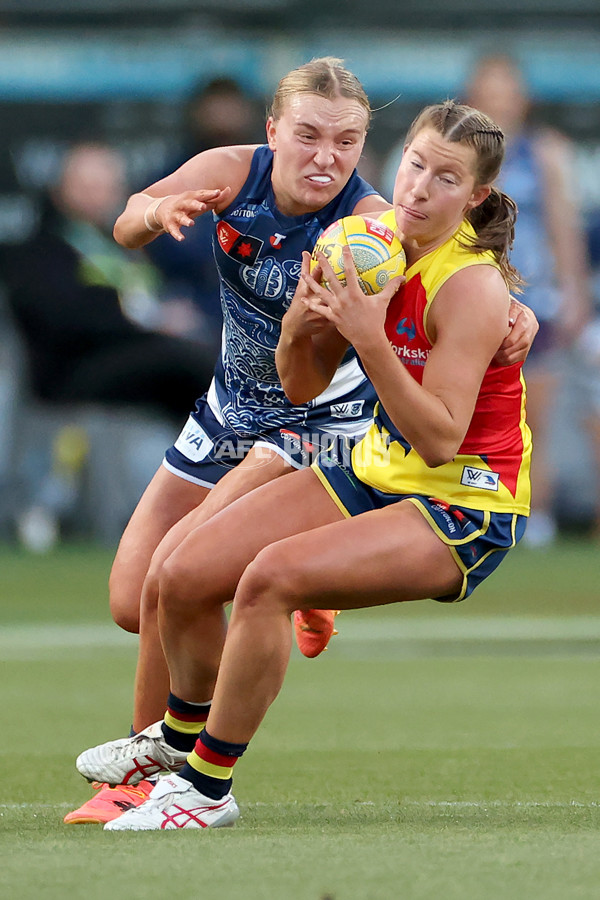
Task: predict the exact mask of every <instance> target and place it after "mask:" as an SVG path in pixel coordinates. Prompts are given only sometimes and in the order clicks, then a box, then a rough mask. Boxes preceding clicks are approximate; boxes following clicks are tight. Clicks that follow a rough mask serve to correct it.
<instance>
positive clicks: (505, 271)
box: [406, 100, 523, 292]
mask: <svg viewBox="0 0 600 900" xmlns="http://www.w3.org/2000/svg"><path fill="white" fill-rule="evenodd" d="M424 128H433V129H434V130H435V131H437V133H438V134H439V135H440V136H441V137H443V138H444V140H446V141H450V142H451V143H459V144H466V145H467V146H468V147H472V148H473V150H475V153H476V155H477V171H476V172H475V181H476V184H477V185H483V184H489V185H493V182H494V181H495V180H496V178H497V177H498V175H499V173H500V168H501V166H502V162H503V160H504V152H505V147H506V142H505V138H504V134H503V132H502V130H501V129H500V128H499V127H498V126H497V125H496V123H495V122H494V121H493V120H492V119H490V117H489V116H486V115H485V113H482V112H481V111H480V110H478V109H475V108H474V107H472V106H467V105H465V104H462V103H456V102H455V101H454V100H446V101H445V102H444V103H436V104H433V105H432V106H426V107H425V109H423V110H421V112H420V113H419V115H418V116H417V118H416V119H415V120H414V122H413V123H412V125H411V126H410V128H409V130H408V134H407V137H406V144H407V145H408V144H410V143H411V141H412V140H413V139H414V138H415V137H416V135H417V134H418V133H419V132H420V131H422V130H423V129H424ZM466 218H467V219H468V220H469V222H470V223H471V225H472V226H473V228H474V229H475V232H476V234H477V238H476V240H475V241H469V242H468V246H469V247H470V248H471V249H472V250H474V251H475V252H476V253H478V252H479V253H480V252H482V251H484V250H491V251H492V253H493V254H494V256H495V257H496V261H497V263H498V265H499V267H500V271H501V272H502V275H503V276H504V280H505V281H506V283H507V285H508V287H509V288H510V289H511V290H513V291H516V292H520V290H521V289H520V287H519V285H520V284H522V283H523V280H522V278H521V276H520V275H519V273H518V271H517V270H516V269H515V267H514V266H513V265H512V264H511V263H510V261H509V254H510V251H511V248H512V245H513V241H514V237H515V222H516V219H517V205H516V203H515V202H514V200H512V199H511V198H510V197H509V196H508V194H505V193H504V192H503V191H501V190H499V189H498V188H497V187H493V186H492V189H491V193H490V195H489V197H487V198H486V199H485V200H484V201H483V203H481V204H480V205H479V206H476V207H474V208H473V209H470V210H469V211H468V212H467V214H466ZM465 239H466V238H465Z"/></svg>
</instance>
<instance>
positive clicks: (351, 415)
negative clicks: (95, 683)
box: [329, 400, 365, 419]
mask: <svg viewBox="0 0 600 900" xmlns="http://www.w3.org/2000/svg"><path fill="white" fill-rule="evenodd" d="M364 405H365V401H364V400H351V401H350V402H348V403H332V404H331V406H330V407H329V411H330V414H331V416H332V418H333V419H357V418H358V417H359V416H360V415H362V411H363V406H364Z"/></svg>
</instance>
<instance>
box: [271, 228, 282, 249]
mask: <svg viewBox="0 0 600 900" xmlns="http://www.w3.org/2000/svg"><path fill="white" fill-rule="evenodd" d="M283 241H285V234H279V232H278V231H276V232H275V234H272V235H271V237H270V238H269V243H270V245H271V247H273V248H274V249H275V250H279V248H280V247H281V244H282V243H283Z"/></svg>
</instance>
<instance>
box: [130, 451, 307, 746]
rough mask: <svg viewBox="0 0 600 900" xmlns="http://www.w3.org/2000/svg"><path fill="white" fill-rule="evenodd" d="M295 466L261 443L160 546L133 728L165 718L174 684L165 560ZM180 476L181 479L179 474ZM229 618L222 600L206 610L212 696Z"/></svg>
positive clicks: (146, 610) (149, 588) (143, 633)
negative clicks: (162, 580) (163, 621)
mask: <svg viewBox="0 0 600 900" xmlns="http://www.w3.org/2000/svg"><path fill="white" fill-rule="evenodd" d="M291 471H293V469H292V468H291V467H290V466H289V465H288V464H287V463H286V462H285V460H284V459H283V458H282V457H280V456H279V455H278V454H276V453H273V452H271V451H266V450H265V449H264V448H262V447H261V448H260V455H259V454H257V452H256V451H254V450H252V451H251V452H250V453H249V454H248V456H247V457H246V459H245V460H243V462H241V463H240V464H239V465H238V466H237V467H236V468H235V469H232V470H231V471H230V472H228V473H227V475H225V477H224V478H223V479H222V480H221V481H219V483H218V484H217V485H216V487H215V488H213V490H212V491H210V492H209V493H208V496H207V497H206V499H205V500H204V501H203V502H202V504H201V505H200V506H199V507H198V508H196V509H192V511H191V512H189V513H188V514H187V515H186V516H184V517H183V518H182V519H181V520H180V521H179V522H177V523H176V524H175V525H174V526H173V527H172V528H171V530H170V531H169V533H168V534H167V535H166V536H165V537H164V539H163V540H162V541H161V543H160V545H159V546H158V548H157V550H156V552H155V553H154V556H153V558H152V563H151V564H150V568H149V571H148V575H147V577H146V579H145V582H144V587H143V591H142V601H141V611H140V617H141V618H140V646H139V653H138V662H137V668H136V676H135V685H134V711H133V728H134V730H135V731H141V730H142V729H143V728H146V727H147V726H148V725H150V724H151V723H152V722H156V721H157V720H158V719H161V718H162V716H163V714H164V711H165V704H166V700H167V695H168V689H169V676H168V669H167V666H166V662H165V659H164V654H163V651H162V646H161V643H160V637H159V633H158V623H157V603H158V577H159V573H160V570H161V568H162V565H163V563H164V561H165V559H167V557H168V556H170V554H171V553H172V552H173V551H174V550H175V548H176V547H178V545H179V544H180V543H181V542H182V541H183V540H184V539H185V538H186V537H187V535H188V534H189V533H190V532H193V531H194V530H195V529H196V528H198V527H199V526H200V525H202V524H203V523H204V522H206V521H207V520H208V519H210V518H211V517H212V516H213V515H215V513H217V512H219V511H220V510H221V509H224V508H225V507H226V506H228V505H229V504H230V503H233V501H234V500H236V499H237V498H238V497H241V496H242V495H243V494H245V493H247V492H248V491H251V490H253V489H254V488H255V487H258V486H259V485H261V484H264V483H265V482H267V481H271V480H272V479H274V478H277V477H279V476H281V475H285V474H286V473H289V472H291ZM178 480H180V479H178ZM226 628H227V623H226V618H225V613H224V610H223V606H222V604H217V605H216V606H214V605H207V607H206V609H204V610H203V618H202V632H203V636H204V638H205V654H206V655H205V657H204V659H205V664H206V666H207V673H211V674H210V675H208V674H207V677H206V682H207V685H210V686H207V693H206V695H205V696H204V697H203V700H209V699H210V698H211V697H212V682H213V681H214V678H215V677H216V671H217V669H218V665H219V660H220V658H221V650H222V647H223V643H224V640H225V634H226Z"/></svg>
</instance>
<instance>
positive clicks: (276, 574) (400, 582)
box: [207, 503, 461, 743]
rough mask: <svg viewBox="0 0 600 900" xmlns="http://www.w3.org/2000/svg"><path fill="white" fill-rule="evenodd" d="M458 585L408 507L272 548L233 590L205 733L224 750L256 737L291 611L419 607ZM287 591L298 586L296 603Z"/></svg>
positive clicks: (284, 656) (440, 547) (278, 670)
mask: <svg viewBox="0 0 600 900" xmlns="http://www.w3.org/2000/svg"><path fill="white" fill-rule="evenodd" d="M349 547H351V555H350V554H349V553H348V549H349ZM350 560H351V561H350ZM460 582H461V576H460V573H459V571H458V568H457V566H456V564H455V562H454V560H453V559H452V556H451V555H450V552H449V550H448V548H447V547H446V546H445V545H444V544H443V542H442V541H440V540H439V538H437V537H436V536H435V534H434V533H433V531H432V530H431V529H430V528H429V526H428V525H427V523H426V522H425V520H424V519H423V517H422V516H421V515H420V513H419V512H418V511H417V510H416V509H415V508H414V507H413V506H412V504H409V503H400V504H398V505H397V506H395V507H389V508H388V509H385V510H378V511H377V512H373V513H367V514H365V515H364V516H358V517H357V518H355V519H351V520H346V521H344V522H342V523H337V524H334V525H330V526H326V527H323V528H319V529H318V530H316V531H314V532H311V533H309V534H303V535H299V536H298V537H296V538H290V539H289V540H287V541H283V542H281V543H277V544H273V545H271V546H270V547H268V548H267V549H266V550H264V551H263V552H262V553H261V554H260V555H259V556H257V558H256V559H255V561H254V562H253V563H252V564H251V565H250V566H249V567H248V568H247V569H246V572H245V573H244V576H243V577H242V580H241V581H240V584H239V586H238V591H237V593H236V598H235V603H234V612H233V615H232V618H231V624H230V632H229V635H228V638H227V642H226V645H225V650H224V653H223V657H222V660H221V668H220V671H219V678H218V681H217V686H216V689H215V694H214V700H213V706H212V710H211V714H210V716H209V719H208V723H207V729H208V731H209V733H210V734H211V735H213V737H216V738H219V739H220V740H225V741H231V742H233V743H246V742H247V741H249V740H250V739H251V738H252V736H253V735H254V734H255V732H256V730H257V729H258V727H259V725H260V723H261V722H262V719H263V718H264V715H265V713H266V712H267V710H268V708H269V706H270V704H271V703H272V702H273V700H274V699H275V698H276V696H277V694H278V693H279V690H280V689H281V685H282V683H283V679H284V676H285V672H286V668H287V664H288V660H289V653H290V622H289V619H290V614H291V612H292V610H293V609H294V608H295V607H298V606H300V607H302V606H305V607H306V606H309V607H315V608H318V607H319V605H323V604H325V603H326V604H327V606H331V607H332V608H333V607H335V608H338V609H353V608H360V607H366V606H376V605H381V604H387V603H395V602H401V601H406V600H418V599H424V598H426V597H431V596H436V595H437V596H440V595H443V594H447V593H451V592H452V591H455V590H457V589H458V586H459V584H460ZM290 583H291V584H294V585H298V587H297V591H294V592H293V594H295V596H293V595H291V593H292V592H290V589H289V586H290Z"/></svg>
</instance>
